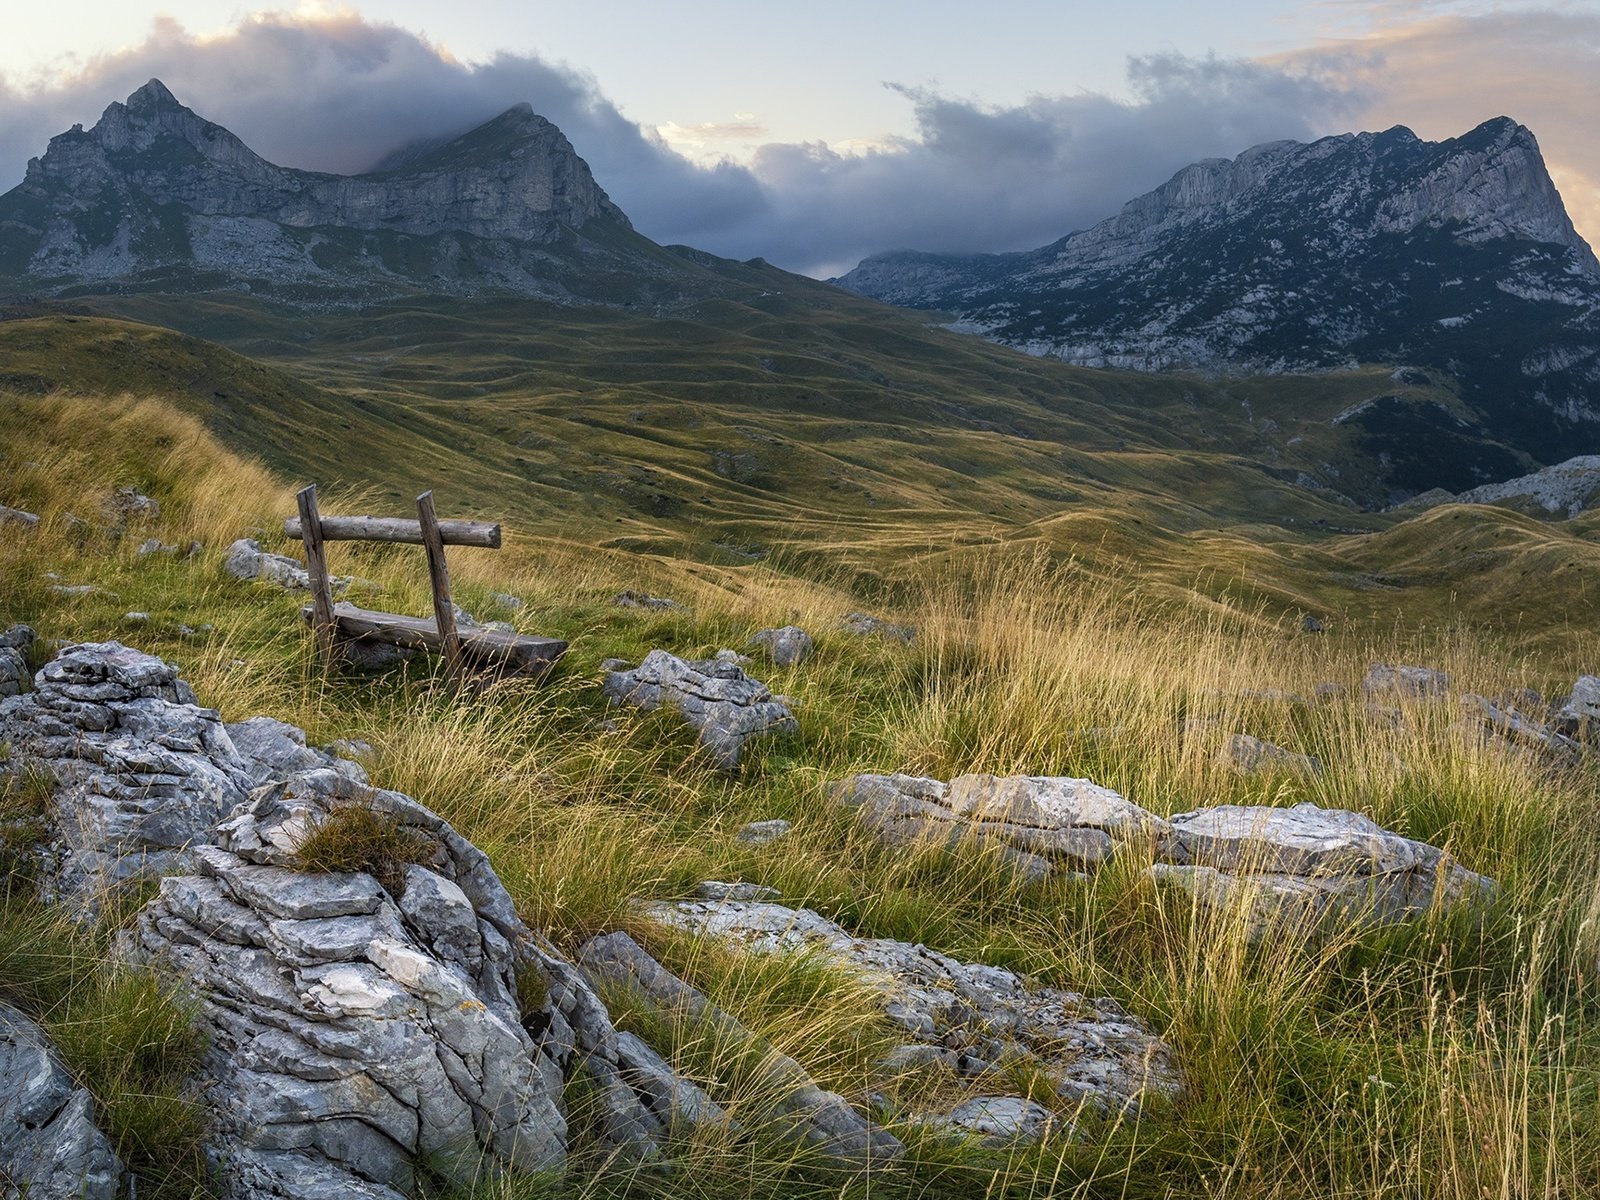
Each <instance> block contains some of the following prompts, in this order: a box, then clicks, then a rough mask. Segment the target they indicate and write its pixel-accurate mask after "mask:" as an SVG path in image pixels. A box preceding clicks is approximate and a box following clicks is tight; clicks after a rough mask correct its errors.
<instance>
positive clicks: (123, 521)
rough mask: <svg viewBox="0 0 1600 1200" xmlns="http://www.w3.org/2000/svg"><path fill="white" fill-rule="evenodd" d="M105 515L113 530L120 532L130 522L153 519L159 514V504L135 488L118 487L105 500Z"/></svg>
mask: <svg viewBox="0 0 1600 1200" xmlns="http://www.w3.org/2000/svg"><path fill="white" fill-rule="evenodd" d="M105 509H106V516H107V517H109V518H110V520H111V528H112V530H113V531H114V532H121V531H122V530H123V529H125V528H127V526H128V525H130V524H135V523H138V522H142V521H154V520H155V519H156V518H157V517H159V516H160V515H161V505H160V503H159V502H158V501H155V500H152V499H151V498H150V497H149V496H146V495H144V494H143V493H141V492H139V491H138V490H137V489H135V488H131V487H119V488H118V489H117V490H116V491H114V492H112V493H111V497H110V498H109V499H108V500H107V501H106V505H105Z"/></svg>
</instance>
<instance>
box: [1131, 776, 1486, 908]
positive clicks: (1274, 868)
mask: <svg viewBox="0 0 1600 1200" xmlns="http://www.w3.org/2000/svg"><path fill="white" fill-rule="evenodd" d="M1172 828H1173V832H1174V834H1175V835H1176V839H1177V844H1178V846H1179V847H1180V848H1181V849H1182V851H1183V856H1182V860H1180V861H1178V862H1166V863H1156V864H1155V865H1154V866H1153V867H1152V868H1151V872H1152V875H1153V877H1154V878H1156V879H1158V880H1163V881H1168V882H1173V883H1177V884H1179V885H1180V886H1183V887H1184V888H1186V889H1188V890H1189V891H1190V892H1191V893H1193V894H1194V895H1195V896H1196V898H1197V899H1199V900H1201V901H1202V902H1205V903H1207V904H1210V905H1217V904H1225V903H1232V902H1234V901H1239V902H1242V903H1247V904H1249V905H1250V906H1251V907H1252V908H1253V909H1254V910H1255V911H1256V912H1257V914H1258V915H1262V916H1265V915H1270V914H1273V913H1279V912H1293V911H1297V910H1298V908H1299V907H1300V906H1302V905H1308V906H1309V907H1310V908H1311V909H1312V910H1313V911H1314V912H1317V913H1322V912H1328V911H1338V912H1341V913H1344V914H1348V915H1351V916H1358V917H1359V916H1368V917H1371V918H1373V919H1377V920H1394V919H1401V918H1404V917H1407V916H1412V915H1415V914H1416V913H1419V912H1423V911H1426V910H1427V909H1428V908H1429V907H1430V906H1431V905H1433V904H1434V903H1436V902H1438V903H1443V904H1457V903H1470V902H1475V901H1480V900H1483V899H1485V898H1487V897H1491V896H1492V895H1493V894H1494V891H1495V885H1494V881H1493V880H1491V879H1488V878H1486V877H1485V876H1482V875H1479V874H1476V873H1475V872H1473V871H1469V870H1467V869H1466V868H1465V867H1463V866H1461V865H1460V864H1459V863H1457V862H1456V861H1455V860H1454V859H1452V858H1451V857H1450V856H1449V855H1447V854H1446V853H1445V852H1444V851H1442V850H1440V849H1439V848H1438V847H1436V846H1430V845H1428V844H1427V843H1426V842H1418V841H1413V840H1412V839H1411V838H1407V837H1403V836H1402V835H1400V834H1397V833H1393V832H1391V831H1389V830H1387V829H1384V828H1383V827H1382V826H1380V825H1378V824H1377V823H1376V822H1375V821H1373V820H1371V819H1370V818H1368V817H1365V816H1363V815H1361V814H1360V813H1353V812H1346V811H1343V810H1340V809H1326V808H1320V807H1318V806H1317V805H1314V804H1297V805H1295V806H1294V807H1293V808H1269V807H1257V806H1249V805H1231V804H1230V805H1222V806H1219V807H1216V808H1205V809H1200V810H1198V811H1196V812H1192V813H1184V814H1181V815H1179V816H1175V817H1173V818H1172Z"/></svg>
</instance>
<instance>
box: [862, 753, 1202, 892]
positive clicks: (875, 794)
mask: <svg viewBox="0 0 1600 1200" xmlns="http://www.w3.org/2000/svg"><path fill="white" fill-rule="evenodd" d="M833 793H834V796H835V797H836V799H837V800H838V801H839V803H840V804H843V805H845V806H847V807H850V808H855V809H857V810H858V811H859V814H860V818H861V820H862V821H864V822H865V823H866V824H868V825H869V826H871V827H872V828H873V829H875V830H876V831H877V833H878V834H879V836H881V837H882V838H883V839H884V840H885V841H887V842H889V843H890V844H891V845H937V846H945V847H949V848H954V847H956V846H958V845H960V844H962V843H963V842H966V841H968V840H972V841H976V842H977V843H978V844H980V845H990V846H994V847H996V848H997V849H999V850H1000V852H1001V853H1002V855H1003V856H1004V857H1005V858H1006V859H1007V861H1009V862H1010V863H1011V864H1012V866H1013V867H1014V868H1016V870H1017V871H1018V872H1019V874H1021V875H1022V876H1023V878H1024V879H1026V880H1028V881H1030V882H1037V881H1039V880H1042V879H1044V878H1046V877H1048V876H1050V875H1051V874H1052V873H1054V872H1056V871H1058V870H1060V869H1062V868H1063V867H1066V868H1067V869H1069V870H1077V869H1080V868H1086V867H1087V868H1093V867H1096V866H1098V865H1099V864H1101V863H1103V862H1105V861H1106V860H1107V859H1109V858H1110V857H1111V854H1112V851H1113V849H1114V847H1115V846H1116V845H1117V844H1118V843H1119V842H1122V843H1126V842H1138V843H1143V844H1145V845H1154V846H1162V845H1165V844H1166V843H1167V842H1168V841H1169V839H1170V833H1171V831H1170V830H1169V829H1168V827H1167V823H1166V822H1165V821H1163V820H1162V819H1161V818H1160V817H1158V816H1156V815H1155V814H1153V813H1150V812H1147V811H1145V810H1144V809H1142V808H1140V807H1139V806H1138V805H1137V804H1134V803H1132V802H1131V801H1129V800H1126V799H1124V798H1123V797H1122V796H1120V795H1118V794H1117V793H1116V792H1114V791H1112V790H1111V789H1110V788H1104V787H1100V786H1099V785H1098V784H1094V783H1091V782H1090V781H1089V780H1087V779H1072V778H1068V777H1065V776H1031V775H1013V776H1009V777H1005V778H1000V777H997V776H994V775H962V776H959V777H957V778H955V779H952V780H951V781H950V782H949V783H948V784H945V783H942V782H940V781H939V780H937V779H927V778H924V777H922V776H916V775H855V776H851V777H850V778H848V779H846V780H844V781H842V782H841V783H838V784H835V785H834V788H833Z"/></svg>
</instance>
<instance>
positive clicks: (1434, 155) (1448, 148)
mask: <svg viewBox="0 0 1600 1200" xmlns="http://www.w3.org/2000/svg"><path fill="white" fill-rule="evenodd" d="M836 282H838V283H839V284H841V285H842V286H844V287H846V288H848V289H850V290H851V291H854V292H857V293H860V294H862V295H865V296H870V297H873V298H875V299H879V300H884V301H888V302H890V303H894V304H900V305H907V306H911V307H918V308H931V309H938V310H942V311H945V312H949V313H953V314H956V315H957V318H958V320H957V322H956V325H955V327H956V328H958V329H961V330H965V331H969V332H976V333H981V334H983V335H984V336H986V337H989V338H991V339H993V340H995V341H998V342H1002V343H1004V344H1007V345H1011V346H1015V347H1017V348H1019V349H1023V350H1026V351H1028V352H1029V353H1032V354H1038V355H1050V356H1053V357H1057V358H1061V359H1064V360H1066V361H1068V362H1072V363H1077V364H1081V365H1085V366H1098V367H1105V366H1112V367H1122V368H1131V369H1135V370H1141V371H1159V370H1165V369H1170V368H1178V369H1202V370H1210V371H1219V370H1220V371H1224V372H1237V373H1255V372H1272V373H1285V372H1304V371H1316V370H1325V369H1329V368H1338V367H1346V366H1350V365H1353V364H1355V363H1357V362H1365V363H1390V364H1402V365H1407V366H1412V367H1423V368H1430V369H1434V370H1437V371H1441V372H1444V373H1446V374H1448V375H1450V376H1452V377H1453V378H1454V379H1455V381H1456V382H1457V383H1458V384H1459V387H1460V394H1461V398H1462V400H1463V401H1464V402H1465V403H1466V404H1467V406H1468V407H1469V409H1470V410H1471V411H1469V412H1467V413H1465V414H1464V413H1462V412H1459V411H1456V412H1448V413H1447V412H1445V411H1444V410H1443V409H1441V408H1439V407H1437V406H1433V407H1431V408H1417V407H1416V406H1412V405H1408V404H1406V403H1405V402H1404V401H1403V399H1399V398H1394V399H1389V400H1385V401H1384V402H1383V403H1379V404H1375V405H1372V406H1370V407H1368V408H1366V409H1364V410H1362V411H1361V412H1359V413H1355V414H1352V415H1351V416H1350V417H1349V418H1347V419H1349V420H1354V421H1356V422H1357V423H1358V424H1361V425H1363V426H1364V427H1367V428H1369V429H1372V430H1374V431H1379V430H1387V431H1388V432H1389V433H1395V432H1397V431H1399V430H1400V429H1401V428H1409V429H1410V430H1411V431H1412V433H1413V434H1414V435H1415V437H1416V438H1418V439H1421V443H1425V442H1426V440H1427V439H1428V438H1429V437H1432V436H1439V437H1448V438H1455V439H1457V440H1459V436H1460V435H1461V434H1462V433H1463V432H1464V431H1465V432H1468V433H1469V434H1470V436H1469V438H1468V440H1469V441H1477V440H1479V438H1478V435H1479V434H1482V435H1484V436H1486V437H1488V438H1490V439H1498V440H1501V441H1504V442H1506V443H1508V444H1510V445H1512V446H1514V447H1516V448H1517V449H1519V450H1522V451H1524V452H1526V453H1528V454H1530V455H1532V456H1533V457H1534V458H1535V459H1537V460H1538V461H1540V462H1555V461H1560V460H1562V459H1565V458H1567V457H1569V456H1570V455H1572V454H1573V453H1574V452H1576V451H1578V450H1583V451H1589V452H1593V451H1600V262H1597V261H1596V259H1595V255H1594V252H1593V251H1592V250H1591V249H1590V248H1589V246H1588V245H1587V244H1586V243H1585V242H1584V241H1583V239H1582V238H1581V237H1579V236H1578V234H1577V232H1576V231H1575V230H1574V228H1573V226H1572V222H1571V220H1570V219H1569V218H1568V216H1567V213H1566V209H1565V207H1564V206H1563V204H1562V201H1561V197H1560V194H1559V193H1558V192H1557V191H1556V188H1555V185H1554V184H1553V183H1552V182H1551V179H1550V176H1549V173H1548V172H1547V171H1546V169H1545V165H1544V160H1543V157H1542V156H1541V155H1540V152H1539V147H1538V143H1537V142H1536V141H1535V139H1534V136H1533V134H1532V133H1531V132H1529V130H1528V129H1526V128H1525V127H1524V126H1521V125H1518V124H1517V123H1516V122H1514V121H1511V120H1509V119H1507V118H1504V117H1502V118H1497V119H1495V120H1492V121H1488V122H1485V123H1484V124H1482V125H1480V126H1478V128H1476V129H1474V130H1472V131H1471V132H1470V133H1467V134H1465V135H1463V136H1462V137H1459V138H1453V139H1451V140H1448V141H1443V142H1426V141H1422V140H1420V139H1418V138H1417V137H1416V136H1415V135H1414V134H1413V133H1412V132H1411V131H1410V130H1408V129H1405V128H1401V127H1396V128H1394V129H1390V130H1387V131H1385V132H1383V133H1362V134H1344V135H1341V136H1338V137H1329V138H1323V139H1321V140H1320V141H1317V142H1313V143H1310V144H1303V143H1299V142H1289V141H1285V142H1270V143H1267V144H1265V145H1261V146H1257V147H1255V148H1253V149H1251V150H1247V151H1245V152H1244V153H1243V154H1241V155H1239V156H1238V157H1237V158H1235V159H1232V160H1227V159H1208V160H1205V161H1203V162H1198V163H1195V164H1193V165H1192V166H1189V167H1186V168H1184V169H1183V170H1182V171H1179V172H1178V173H1177V174H1176V175H1175V176H1173V178H1172V179H1171V180H1169V181H1168V182H1167V183H1166V184H1164V185H1163V186H1161V187H1160V188H1157V189H1156V190H1155V191H1153V192H1150V193H1148V194H1147V195H1144V196H1140V197H1139V198H1137V199H1135V200H1133V201H1130V202H1129V203H1128V204H1127V205H1126V206H1125V207H1124V208H1123V210H1122V211H1121V212H1120V213H1118V214H1117V215H1116V216H1115V217H1112V218H1110V219H1109V220H1106V221H1103V222H1101V223H1100V224H1099V225H1096V226H1094V227H1093V228H1092V229H1088V230H1084V231H1081V232H1078V233H1072V234H1069V235H1067V236H1066V237H1064V238H1061V239H1060V240H1059V241H1056V242H1053V243H1051V244H1050V245H1048V246H1045V247H1042V248H1040V249H1038V250H1033V251H1028V252H1024V253H1017V254H999V255H971V256H952V255H935V254H917V253H892V254H882V255H877V256H875V257H872V258H869V259H867V260H866V261H864V262H863V263H861V264H860V265H859V266H858V267H856V269H855V270H853V271H851V272H850V273H849V274H847V275H845V276H844V277H843V278H842V279H840V280H837V281H836ZM1468 427H1473V428H1471V429H1469V428H1468ZM1421 443H1419V444H1421ZM1427 457H1429V458H1432V457H1433V456H1431V455H1430V456H1427ZM1446 458H1447V461H1445V462H1439V461H1431V462H1424V463H1421V464H1419V469H1418V470H1417V471H1414V472H1412V473H1411V474H1410V475H1409V476H1408V477H1407V478H1406V479H1404V480H1399V481H1397V482H1400V483H1402V484H1403V485H1404V486H1408V487H1412V488H1414V489H1415V490H1419V491H1420V490H1425V488H1427V487H1432V486H1445V487H1449V488H1451V489H1452V490H1459V489H1461V488H1465V487H1470V486H1474V485H1475V484H1477V483H1481V482H1483V481H1484V479H1485V478H1486V477H1487V476H1489V475H1492V474H1493V473H1494V471H1495V470H1498V469H1500V468H1499V466H1498V465H1496V466H1493V467H1491V466H1490V465H1489V464H1487V463H1486V462H1483V461H1480V460H1479V459H1478V458H1475V457H1474V456H1473V455H1471V454H1466V455H1465V456H1462V455H1458V454H1455V453H1453V452H1452V453H1451V454H1449V455H1447V456H1446Z"/></svg>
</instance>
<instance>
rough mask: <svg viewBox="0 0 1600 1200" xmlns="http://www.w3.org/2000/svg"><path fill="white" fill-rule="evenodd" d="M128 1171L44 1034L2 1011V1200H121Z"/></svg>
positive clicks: (2, 1007) (14, 1012) (3, 1006)
mask: <svg viewBox="0 0 1600 1200" xmlns="http://www.w3.org/2000/svg"><path fill="white" fill-rule="evenodd" d="M122 1179H123V1167H122V1163H121V1162H120V1161H119V1160H118V1158H117V1156H116V1153H115V1151H113V1150H112V1148H111V1143H110V1141H109V1140H107V1138H106V1136H105V1134H103V1133H102V1132H100V1129H99V1128H98V1127H97V1126H96V1125H95V1123H94V1100H93V1099H92V1097H90V1095H89V1093H88V1091H87V1090H86V1089H84V1088H81V1087H75V1086H74V1085H73V1082H72V1076H71V1075H69V1074H68V1073H67V1071H66V1068H65V1067H63V1066H62V1065H61V1063H60V1061H59V1060H58V1059H57V1058H56V1055H55V1053H54V1052H53V1050H52V1049H51V1046H50V1042H49V1039H48V1038H46V1037H45V1034H44V1031H43V1030H42V1029H40V1028H39V1027H38V1026H37V1025H35V1024H34V1023H33V1022H32V1021H30V1020H28V1018H27V1017H25V1016H23V1015H22V1014H21V1013H20V1012H18V1011H17V1010H16V1009H14V1008H12V1007H11V1006H10V1005H8V1004H3V1003H0V1194H4V1195H5V1196H6V1197H8V1198H10V1197H26V1198H27V1200H116V1198H117V1197H118V1196H119V1195H121V1194H122V1189H121V1183H122Z"/></svg>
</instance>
